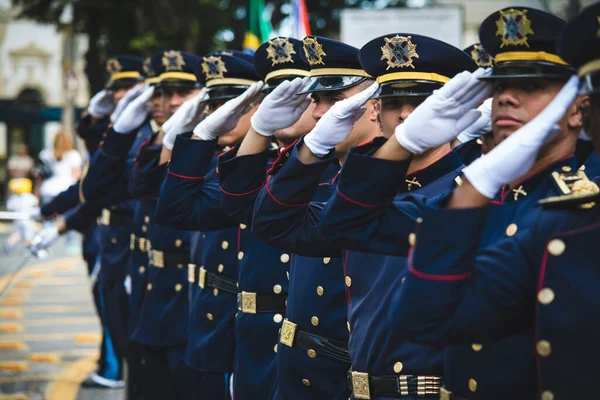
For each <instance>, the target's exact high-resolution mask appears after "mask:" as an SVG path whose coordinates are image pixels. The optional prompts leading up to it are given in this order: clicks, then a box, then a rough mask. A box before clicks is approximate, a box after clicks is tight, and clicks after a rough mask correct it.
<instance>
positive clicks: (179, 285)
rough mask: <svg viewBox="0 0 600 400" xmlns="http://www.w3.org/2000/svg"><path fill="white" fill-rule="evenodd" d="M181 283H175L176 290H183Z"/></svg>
mask: <svg viewBox="0 0 600 400" xmlns="http://www.w3.org/2000/svg"><path fill="white" fill-rule="evenodd" d="M181 287H182V286H181V283H178V284H177V285H175V291H176V292H181Z"/></svg>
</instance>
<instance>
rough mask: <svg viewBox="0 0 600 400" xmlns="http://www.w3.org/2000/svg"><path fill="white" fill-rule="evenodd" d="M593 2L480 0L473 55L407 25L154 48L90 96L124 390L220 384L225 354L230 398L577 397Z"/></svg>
mask: <svg viewBox="0 0 600 400" xmlns="http://www.w3.org/2000/svg"><path fill="white" fill-rule="evenodd" d="M598 15H600V6H598V5H595V6H592V7H591V8H588V9H586V10H585V11H584V12H583V13H582V14H581V16H579V17H578V18H577V19H576V20H575V21H573V22H570V23H568V24H567V23H566V22H565V21H563V20H562V19H560V18H558V17H557V16H555V15H552V14H549V13H546V12H543V11H539V10H535V9H532V8H524V7H514V8H508V9H503V10H499V11H497V12H495V13H494V14H492V15H491V16H489V17H488V18H486V20H485V21H483V23H482V24H481V28H480V41H481V43H482V45H483V48H485V49H486V51H487V53H489V55H486V54H485V53H484V52H483V50H482V47H481V46H475V47H474V48H473V49H471V50H472V55H473V56H474V57H469V55H467V54H465V52H463V51H461V50H459V49H457V48H454V47H453V46H450V45H448V44H446V43H443V42H440V41H438V40H435V39H432V38H429V37H426V36H422V35H416V34H410V33H394V34H390V35H386V36H383V37H380V38H377V39H374V40H372V41H370V42H369V43H367V44H366V45H365V46H364V47H363V48H362V49H361V50H358V49H355V48H353V47H351V46H348V45H346V44H344V43H341V42H339V41H335V40H331V39H327V38H322V37H312V36H311V37H307V38H305V39H304V40H302V41H296V40H293V39H289V38H276V39H273V40H270V41H268V42H267V43H264V44H263V45H262V46H261V47H260V48H259V50H258V51H257V53H256V54H255V56H254V58H253V60H250V59H248V58H247V56H245V55H243V54H240V53H236V52H215V53H211V54H209V55H206V56H204V57H202V58H199V57H196V56H194V55H191V54H187V53H183V52H177V51H169V52H161V53H160V54H157V55H155V56H154V57H152V58H151V60H150V64H149V66H150V67H151V68H150V69H147V70H146V76H147V77H149V76H150V74H151V72H150V71H154V74H155V75H156V78H152V77H149V79H148V80H151V82H149V83H150V84H149V85H147V86H144V87H142V86H136V87H134V88H133V89H131V90H129V91H128V92H127V94H125V96H124V97H123V99H122V100H121V101H120V102H119V103H118V104H117V106H116V108H114V101H113V102H112V105H111V106H110V107H106V109H105V111H104V112H99V111H98V110H99V109H102V106H103V104H104V103H109V102H107V101H106V99H107V98H110V93H107V92H104V93H102V92H101V93H100V94H98V95H97V96H95V97H94V99H92V101H91V103H90V113H91V114H92V117H94V114H96V116H95V117H94V120H92V122H96V121H95V120H98V119H100V117H107V116H108V115H109V114H111V113H112V116H111V119H112V120H113V122H114V124H113V125H112V126H111V128H110V129H108V131H107V132H106V134H105V136H104V138H103V143H102V145H101V147H100V149H99V150H98V151H97V152H96V153H95V154H94V156H93V157H92V160H91V163H90V166H89V169H88V171H87V175H86V177H85V179H84V180H83V181H82V183H81V186H80V193H81V194H82V196H83V197H84V198H85V199H86V200H87V202H86V204H91V205H92V206H90V207H91V208H96V209H98V207H106V208H104V210H102V223H103V224H105V225H106V226H109V227H114V226H115V225H116V226H121V227H122V228H123V232H124V233H123V237H117V236H115V237H114V238H113V239H114V240H113V241H112V242H111V245H113V246H119V245H120V244H121V245H122V244H123V242H126V243H127V245H128V246H129V247H128V248H130V249H131V254H129V255H128V257H129V259H128V261H125V260H124V259H123V260H121V261H119V263H114V267H113V266H112V264H110V260H109V261H107V262H106V264H107V265H108V267H107V271H106V273H107V274H109V273H112V274H113V275H114V277H107V278H105V280H106V281H108V282H114V290H115V291H118V290H122V289H119V288H122V286H121V285H120V284H119V283H120V282H121V280H122V279H123V278H125V274H126V272H125V271H124V268H123V266H124V265H125V263H126V262H127V265H128V268H127V280H128V284H130V285H131V288H130V293H129V297H128V304H129V310H130V312H131V315H130V316H129V317H128V321H129V326H130V330H129V337H130V338H131V340H132V341H133V342H134V343H136V344H132V343H127V344H126V345H125V347H124V350H123V352H124V354H125V355H126V356H127V357H128V362H129V366H130V368H131V371H132V380H133V382H132V386H135V387H136V388H137V389H138V390H139V392H140V396H141V397H142V398H155V397H156V398H158V397H162V398H164V397H167V398H175V397H181V398H186V397H190V398H202V399H208V398H215V399H222V398H227V396H228V395H229V393H228V390H227V385H228V381H229V374H230V373H232V372H233V375H234V379H233V381H234V390H233V391H234V394H235V397H236V398H238V399H239V398H248V399H261V398H283V399H293V398H298V399H306V398H311V397H312V398H322V399H345V398H347V397H348V396H353V398H357V399H366V398H373V399H375V398H377V399H386V398H403V399H405V398H406V399H417V398H454V399H461V398H468V399H506V398H510V399H532V398H542V399H544V400H549V399H553V398H556V399H561V398H580V397H584V396H585V397H589V396H591V395H593V393H594V392H593V390H594V382H593V379H592V376H591V373H592V371H593V370H594V368H593V362H594V361H595V356H596V355H597V352H596V351H594V350H593V336H592V335H593V334H594V333H593V332H594V331H595V328H596V327H597V326H598V322H599V321H598V319H597V318H594V317H593V315H594V314H593V312H594V305H596V304H597V303H598V296H596V295H595V294H594V290H593V288H594V285H595V283H596V282H597V278H598V272H597V271H596V269H595V268H594V265H595V261H594V260H595V254H594V247H593V246H592V245H591V243H592V240H593V237H594V236H593V235H594V233H596V232H597V231H598V225H594V224H597V222H598V213H597V211H596V208H595V200H596V197H597V195H598V192H599V190H598V187H597V185H596V184H595V183H594V182H593V180H589V179H588V177H587V176H586V174H585V172H583V169H585V170H586V171H587V172H588V174H589V175H590V176H596V175H597V173H596V169H595V168H596V166H597V155H591V156H590V158H589V159H587V156H588V155H589V151H587V152H586V151H583V150H582V149H585V148H589V143H588V142H578V137H579V135H580V131H581V129H582V127H583V125H584V123H587V124H588V126H587V129H588V134H589V135H590V136H591V137H592V139H598V138H599V137H600V130H598V129H599V128H598V127H596V126H595V124H596V119H595V117H594V116H595V113H594V107H598V105H597V104H598V103H597V99H595V95H594V94H595V91H596V90H597V89H596V87H597V85H598V84H597V80H596V79H595V76H596V73H597V72H598V71H599V70H600V66H599V65H600V64H599V63H598V61H597V59H598V58H600V46H599V43H600V42H599V41H598V40H599V39H598V37H599V35H598V32H599V31H600V25H599V23H598V21H599V20H598ZM125 60H126V59H125V58H116V59H114V61H112V68H114V69H115V70H114V71H112V72H113V79H131V77H132V75H134V72H136V71H134V69H133V68H132V69H126V68H125V67H124V63H125ZM492 60H493V68H487V69H484V68H479V69H478V68H477V67H478V65H477V63H476V61H477V62H478V64H479V65H480V66H486V64H487V63H489V64H490V65H491V64H492ZM110 64H111V63H110V62H109V66H110ZM117 66H118V67H117ZM576 72H578V74H579V76H580V77H581V86H582V90H581V91H580V90H579V86H580V81H579V79H578V78H576V77H572V76H573V75H574V74H575V73H576ZM137 73H138V75H136V77H134V78H133V79H138V78H137V76H141V74H140V72H139V71H137ZM374 81H375V82H374ZM263 82H264V83H263ZM133 83H134V84H135V82H133ZM199 87H203V89H202V90H200V89H199ZM434 91H435V92H434ZM307 94H310V98H308V97H307ZM578 94H581V96H578ZM265 95H266V96H265ZM157 98H158V99H159V101H156V100H155V99H157ZM488 98H489V100H486V99H488ZM183 100H185V102H183ZM484 100H485V101H484ZM595 101H596V104H595ZM153 102H155V103H154V104H156V105H157V107H156V108H154V109H153V110H154V111H153V113H152V115H148V112H147V105H148V104H153ZM482 102H483V104H482V105H480V104H481V103H482ZM165 104H168V105H169V107H168V108H167V107H165ZM259 104H260V105H259ZM161 105H162V107H161ZM478 106H479V108H477V107H478ZM167 117H168V120H167V121H166V122H164V123H163V124H162V127H161V129H160V130H159V129H157V127H155V126H154V124H155V123H161V122H163V121H164V120H165V119H166V118H167ZM161 118H162V120H161ZM315 121H318V122H317V123H316V124H315ZM302 135H304V136H302ZM480 136H483V137H481V138H480ZM296 138H299V139H298V140H296V141H293V140H294V139H296ZM482 140H483V141H482ZM292 141H293V143H290V142H292ZM598 141H599V142H600V140H598ZM142 142H143V143H142ZM274 143H279V144H286V145H289V146H288V147H286V148H284V149H283V150H281V151H277V150H272V146H273V144H274ZM361 143H362V144H361ZM460 143H462V144H460ZM482 143H483V144H484V146H483V152H484V153H487V154H485V155H483V156H481V157H479V154H478V153H480V152H481V149H482V146H481V144H482ZM457 144H459V145H458V146H456V145H457ZM225 146H233V147H231V148H230V149H229V150H228V151H226V152H225V153H223V154H222V155H221V156H220V157H218V158H217V156H216V155H217V153H219V152H220V151H221V150H222V149H223V148H224V147H225ZM576 146H577V148H576ZM573 153H576V154H577V155H578V157H579V160H578V159H577V158H576V157H574V156H573ZM461 156H462V157H461ZM473 160H475V161H473ZM128 161H129V162H128ZM340 165H343V169H341V170H340ZM465 165H468V166H467V167H465ZM580 167H581V168H580ZM131 197H133V198H134V199H136V202H135V203H134V207H135V208H134V211H133V219H132V217H131V214H127V213H125V212H123V211H122V209H121V208H120V207H121V205H122V204H123V201H126V200H129V199H130V198H131ZM79 207H80V208H83V206H81V205H80V206H79ZM132 221H133V225H132ZM67 225H69V223H68V222H67ZM131 226H133V233H130V231H131ZM129 234H130V235H131V236H130V238H127V235H129ZM571 246H572V247H573V249H571ZM107 247H108V248H110V245H107ZM122 248H124V247H122ZM186 266H187V268H186ZM103 271H104V264H103ZM186 280H187V281H189V286H188V285H185V284H184V282H185V281H186ZM109 286H110V285H109ZM113 298H115V299H116V298H117V297H116V296H113ZM115 308H117V307H115ZM576 324H577V325H576ZM123 336H125V335H123ZM590 345H591V346H590ZM142 361H143V362H142ZM175 393H177V394H175Z"/></svg>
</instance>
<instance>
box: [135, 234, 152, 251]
mask: <svg viewBox="0 0 600 400" xmlns="http://www.w3.org/2000/svg"><path fill="white" fill-rule="evenodd" d="M138 240H139V242H140V244H139V246H140V247H139V249H140V251H149V250H150V246H148V244H149V243H150V242H149V241H148V239H146V238H143V237H142V238H139V239H138Z"/></svg>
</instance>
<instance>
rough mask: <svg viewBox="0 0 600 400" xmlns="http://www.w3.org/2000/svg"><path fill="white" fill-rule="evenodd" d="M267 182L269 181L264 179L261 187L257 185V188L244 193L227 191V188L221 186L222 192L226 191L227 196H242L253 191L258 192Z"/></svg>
mask: <svg viewBox="0 0 600 400" xmlns="http://www.w3.org/2000/svg"><path fill="white" fill-rule="evenodd" d="M266 183H267V181H264V182H263V183H262V184H261V185H260V186H259V187H257V188H256V189H253V190H251V191H249V192H244V193H229V192H228V191H226V190H225V189H223V188H222V187H220V189H221V192H223V193H225V194H226V195H227V196H233V197H241V196H247V195H249V194H252V193H256V192H258V191H259V190H260V189H262V188H263V186H265V184H266Z"/></svg>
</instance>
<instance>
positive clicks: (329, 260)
mask: <svg viewBox="0 0 600 400" xmlns="http://www.w3.org/2000/svg"><path fill="white" fill-rule="evenodd" d="M330 262H331V258H330V257H325V258H324V259H323V264H329V263H330Z"/></svg>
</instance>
